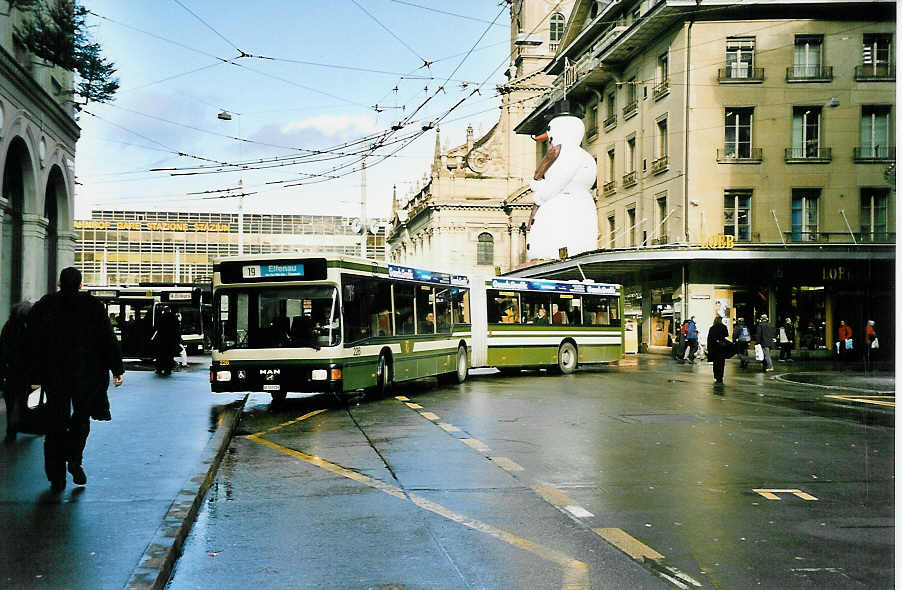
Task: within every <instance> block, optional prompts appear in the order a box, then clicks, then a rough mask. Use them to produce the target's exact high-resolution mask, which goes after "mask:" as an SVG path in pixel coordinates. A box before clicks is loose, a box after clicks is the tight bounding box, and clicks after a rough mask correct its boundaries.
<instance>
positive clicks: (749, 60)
mask: <svg viewBox="0 0 902 590" xmlns="http://www.w3.org/2000/svg"><path fill="white" fill-rule="evenodd" d="M726 57H727V61H726V65H727V68H726V72H725V76H724V77H725V78H729V79H734V80H743V79H748V78H752V77H753V75H754V65H755V38H754V37H727V56H726Z"/></svg>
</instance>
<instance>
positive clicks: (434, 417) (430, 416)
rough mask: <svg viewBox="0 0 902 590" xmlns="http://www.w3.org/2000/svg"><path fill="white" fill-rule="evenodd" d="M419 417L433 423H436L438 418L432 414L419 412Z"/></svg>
mask: <svg viewBox="0 0 902 590" xmlns="http://www.w3.org/2000/svg"><path fill="white" fill-rule="evenodd" d="M420 416H422V417H423V418H426V419H427V420H432V421H433V422H438V421H439V417H438V416H436V415H435V414H433V413H432V412H420Z"/></svg>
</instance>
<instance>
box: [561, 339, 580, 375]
mask: <svg viewBox="0 0 902 590" xmlns="http://www.w3.org/2000/svg"><path fill="white" fill-rule="evenodd" d="M576 364H577V356H576V346H574V344H573V343H572V342H564V343H563V344H561V347H560V348H558V351H557V369H558V371H560V372H561V373H563V374H565V375H569V374H570V373H572V372H573V371H575V370H576Z"/></svg>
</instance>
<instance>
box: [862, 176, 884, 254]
mask: <svg viewBox="0 0 902 590" xmlns="http://www.w3.org/2000/svg"><path fill="white" fill-rule="evenodd" d="M888 193H889V189H885V188H865V189H861V241H863V242H867V241H871V242H883V241H886V238H887V234H886V204H887V201H888V200H889V199H888Z"/></svg>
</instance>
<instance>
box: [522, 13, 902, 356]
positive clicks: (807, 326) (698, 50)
mask: <svg viewBox="0 0 902 590" xmlns="http://www.w3.org/2000/svg"><path fill="white" fill-rule="evenodd" d="M895 11H896V6H895V2H892V1H889V0H884V1H881V0H878V1H875V2H864V1H857V0H821V1H817V2H815V1H812V2H795V1H792V0H767V1H764V2H756V3H755V4H754V6H752V5H750V4H748V3H745V2H741V1H740V0H735V1H728V0H721V1H712V2H707V1H706V2H701V3H697V2H695V1H694V0H691V1H690V0H629V1H621V2H610V3H602V2H595V1H594V0H579V1H578V2H577V4H576V6H575V7H574V10H573V14H574V17H573V18H571V20H570V21H569V22H568V24H567V28H566V31H565V34H564V39H563V41H562V47H561V49H560V51H559V52H558V53H557V55H556V56H555V57H554V59H553V60H552V61H551V62H550V63H549V64H548V65H547V66H546V69H545V72H546V73H547V74H549V75H554V76H556V78H555V79H554V82H553V89H552V90H551V91H550V92H549V93H548V95H547V96H546V98H545V99H544V100H543V102H542V104H541V105H539V107H537V108H536V109H534V110H533V111H532V112H531V113H529V115H528V116H527V117H526V118H525V119H524V120H523V122H521V123H520V124H519V126H518V127H517V131H518V132H519V133H521V134H524V137H526V136H528V134H531V133H538V132H540V130H542V129H543V128H544V126H545V125H546V124H547V121H548V118H549V117H551V116H553V114H554V113H555V112H558V111H560V110H564V109H566V110H568V111H570V112H582V113H584V117H585V118H584V120H585V123H586V129H587V133H586V137H585V140H584V146H585V147H586V149H587V150H588V151H589V152H590V153H591V154H592V155H593V156H594V157H595V159H596V161H597V163H598V173H597V177H598V190H597V206H598V219H599V225H600V227H599V243H598V247H599V249H598V251H596V252H595V253H590V254H588V255H585V256H582V257H577V258H575V259H573V260H572V261H563V262H561V263H552V264H549V265H545V266H544V267H540V268H536V269H533V270H530V271H529V272H528V273H527V274H529V275H531V276H538V275H546V276H558V277H562V276H568V277H569V278H576V277H579V273H578V272H577V270H578V269H577V266H576V265H577V263H579V264H580V266H581V268H582V269H583V270H585V269H591V270H592V271H593V272H595V273H598V276H593V277H592V278H595V279H596V280H597V279H601V280H606V281H610V282H621V283H623V284H624V285H626V286H627V287H628V288H627V291H628V293H629V299H630V300H631V302H632V313H633V315H634V316H635V318H636V319H637V320H638V322H637V323H638V324H641V325H642V341H644V342H646V343H651V344H662V345H666V344H667V341H668V334H672V332H673V328H674V325H675V324H676V323H678V321H679V318H680V316H682V317H686V316H687V315H696V316H697V319H698V321H699V325H700V326H704V327H705V328H706V327H707V326H708V325H710V323H711V320H712V317H713V315H714V313H719V314H722V315H723V314H726V315H725V319H728V320H729V321H730V322H731V321H732V320H735V319H736V317H737V316H744V317H745V318H746V319H747V320H749V321H753V320H754V319H755V318H756V317H758V316H759V315H760V314H761V313H763V312H766V313H769V315H770V317H771V318H774V317H779V318H780V321H781V323H782V322H783V321H785V319H786V318H789V319H790V321H792V322H794V323H795V325H796V331H797V333H800V334H803V333H810V339H809V340H810V342H814V343H816V349H830V350H832V347H833V344H834V340H835V338H836V329H837V326H838V323H839V320H840V319H843V320H845V321H846V322H847V323H850V324H852V325H853V327H854V329H856V330H858V331H859V332H858V336H857V337H861V335H862V334H863V328H864V325H865V322H866V321H867V320H870V319H872V320H875V321H877V324H878V326H879V327H881V328H882V330H883V333H882V334H881V343H884V340H886V342H887V343H891V342H892V340H893V331H894V327H895V316H894V298H893V292H894V279H893V266H894V264H895V229H894V228H895V219H896V217H895V215H896V206H895V186H894V185H893V184H891V181H890V180H888V179H887V175H886V172H887V169H888V168H889V167H890V165H891V164H892V163H893V162H895V134H894V128H895V125H894V119H895V117H896V112H895V111H896V105H895V97H896V77H895V53H896V49H895V47H896V43H897V42H898V40H897V39H896V38H895V36H896V21H895ZM568 269H569V270H568ZM727 312H728V313H727ZM796 344H797V345H798V344H799V343H798V342H797V343H796Z"/></svg>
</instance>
